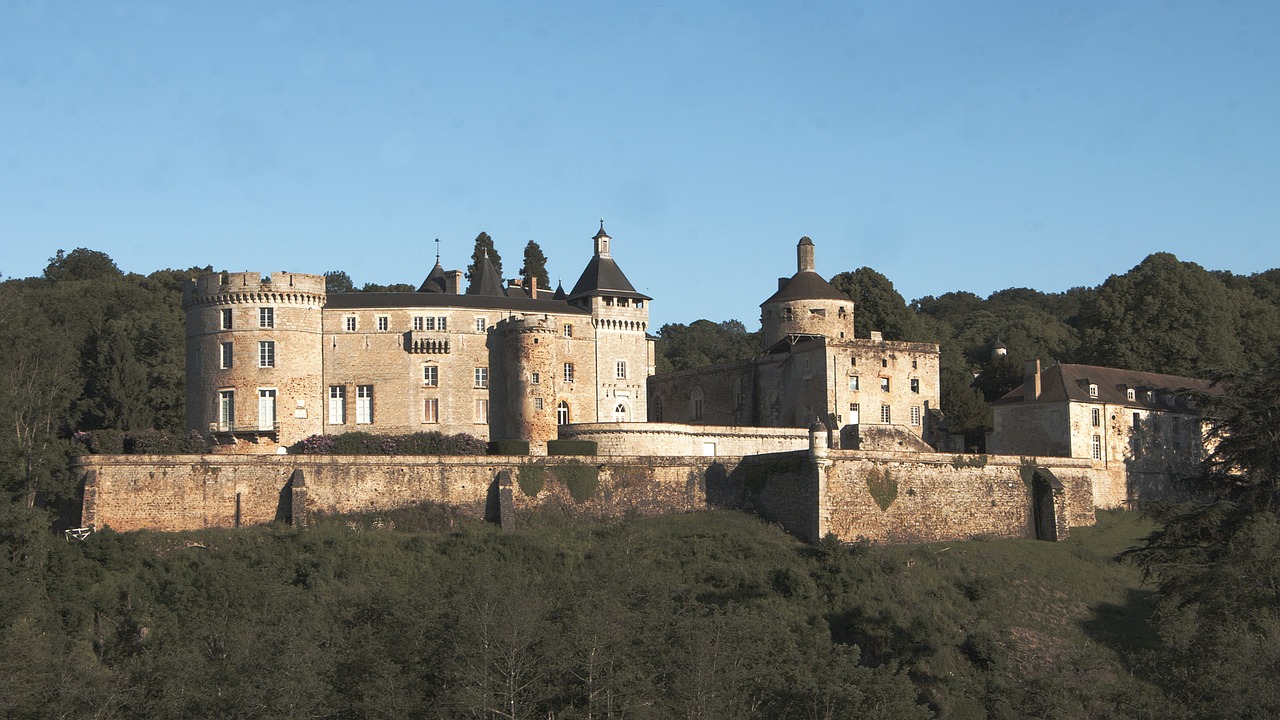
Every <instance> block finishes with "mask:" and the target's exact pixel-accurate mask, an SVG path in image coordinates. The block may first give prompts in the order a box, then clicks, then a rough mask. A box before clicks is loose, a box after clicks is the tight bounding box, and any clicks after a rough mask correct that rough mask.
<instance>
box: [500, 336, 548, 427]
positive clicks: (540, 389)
mask: <svg viewBox="0 0 1280 720" xmlns="http://www.w3.org/2000/svg"><path fill="white" fill-rule="evenodd" d="M501 329H502V332H503V349H504V351H505V355H506V358H507V362H508V365H507V377H506V386H507V393H506V395H507V412H506V428H505V429H504V430H505V436H506V437H507V438H510V439H516V440H528V441H530V443H531V444H534V445H535V447H539V446H545V443H546V441H547V440H554V439H555V438H556V434H557V432H558V429H557V427H556V399H557V393H556V388H557V387H558V384H559V381H560V373H559V371H560V369H561V364H562V358H560V356H559V355H558V353H557V351H556V347H557V346H556V343H555V339H556V334H557V330H558V329H559V326H558V325H557V324H556V322H555V321H554V320H552V319H550V318H548V317H546V316H542V317H529V316H523V317H522V316H515V317H512V318H509V319H507V320H505V321H503V323H502V325H501ZM544 452H545V451H544Z"/></svg>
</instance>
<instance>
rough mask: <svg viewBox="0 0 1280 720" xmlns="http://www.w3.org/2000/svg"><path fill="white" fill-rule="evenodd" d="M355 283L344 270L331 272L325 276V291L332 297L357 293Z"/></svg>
mask: <svg viewBox="0 0 1280 720" xmlns="http://www.w3.org/2000/svg"><path fill="white" fill-rule="evenodd" d="M355 290H356V286H355V283H353V282H351V276H350V275H348V274H347V273H346V272H345V271H343V270H330V271H329V272H327V273H325V274H324V291H325V292H326V293H328V294H330V295H341V294H342V293H349V292H355Z"/></svg>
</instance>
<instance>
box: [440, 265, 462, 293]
mask: <svg viewBox="0 0 1280 720" xmlns="http://www.w3.org/2000/svg"><path fill="white" fill-rule="evenodd" d="M462 276H463V272H462V271H461V270H446V271H445V273H444V284H445V292H447V293H449V294H450V295H457V294H459V293H461V292H462V287H463V286H462Z"/></svg>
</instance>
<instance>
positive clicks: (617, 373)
mask: <svg viewBox="0 0 1280 720" xmlns="http://www.w3.org/2000/svg"><path fill="white" fill-rule="evenodd" d="M613 374H614V377H616V378H617V379H619V380H626V379H627V361H626V360H619V361H618V362H617V363H616V364H615V365H614V369H613Z"/></svg>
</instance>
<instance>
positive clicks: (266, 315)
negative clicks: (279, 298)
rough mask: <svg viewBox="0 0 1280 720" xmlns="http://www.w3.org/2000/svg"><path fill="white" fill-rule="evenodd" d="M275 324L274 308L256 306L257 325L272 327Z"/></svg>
mask: <svg viewBox="0 0 1280 720" xmlns="http://www.w3.org/2000/svg"><path fill="white" fill-rule="evenodd" d="M275 326H276V309H275V308H269V307H264V308H258V327H263V328H273V327H275Z"/></svg>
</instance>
